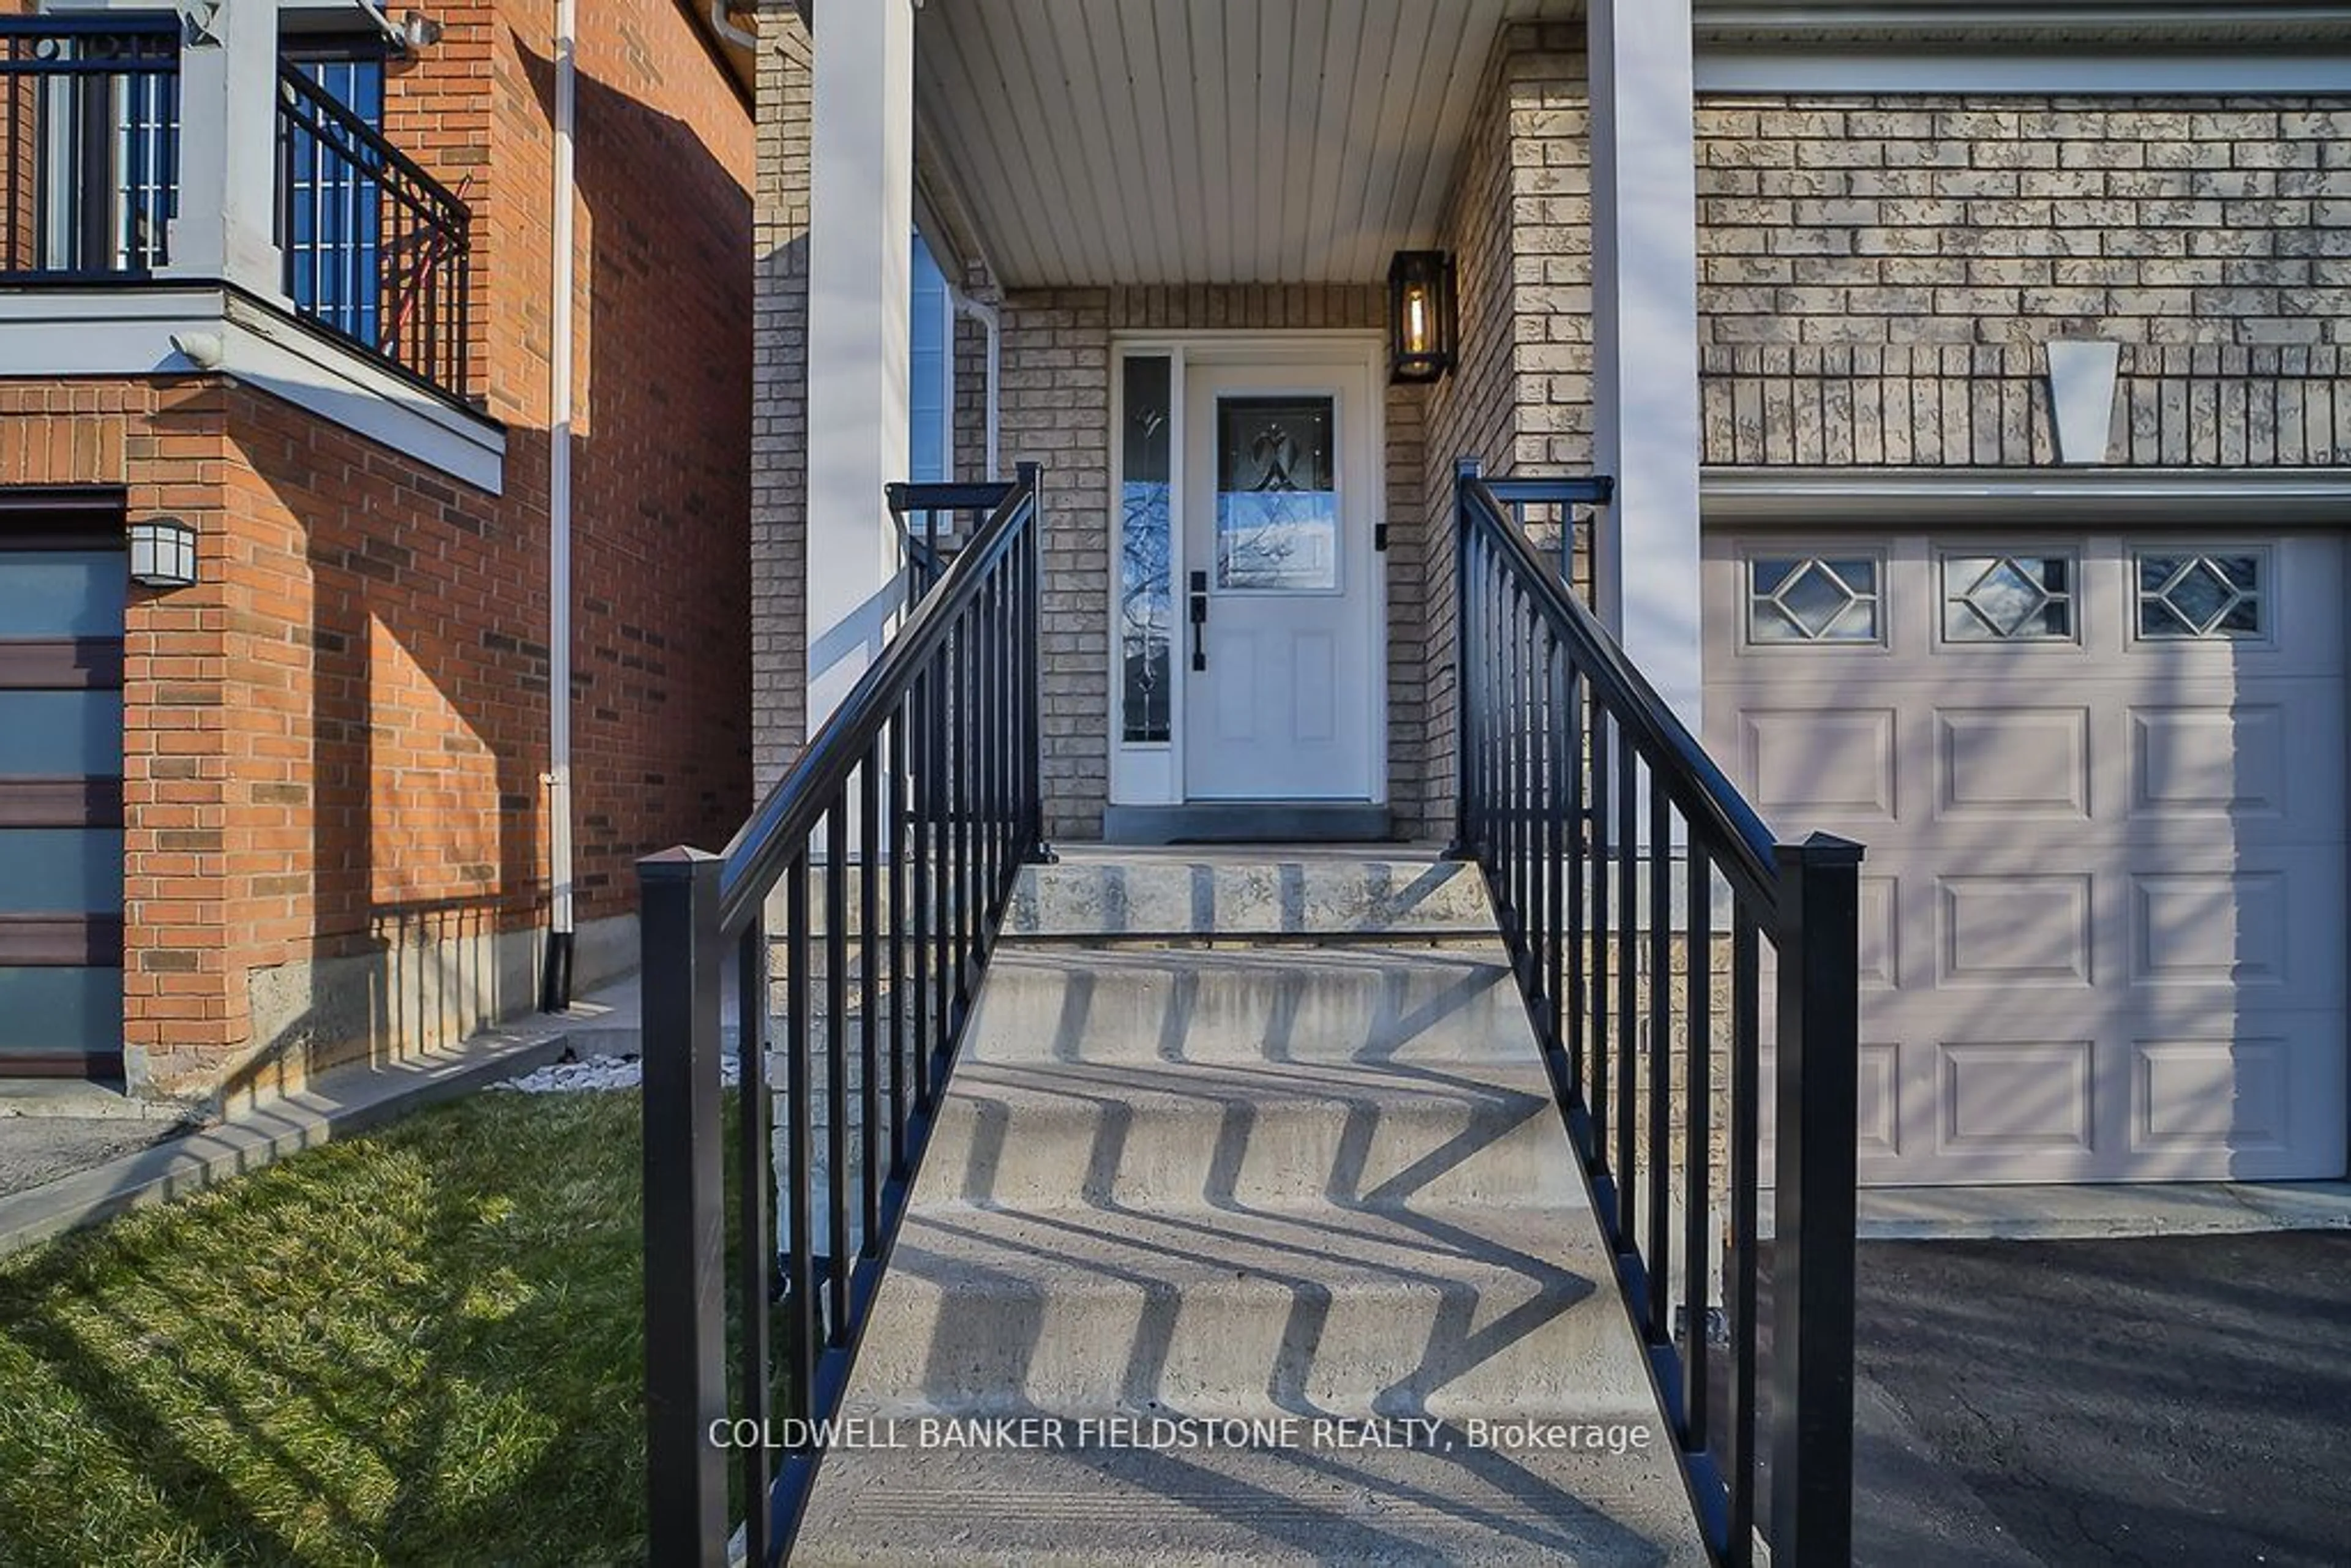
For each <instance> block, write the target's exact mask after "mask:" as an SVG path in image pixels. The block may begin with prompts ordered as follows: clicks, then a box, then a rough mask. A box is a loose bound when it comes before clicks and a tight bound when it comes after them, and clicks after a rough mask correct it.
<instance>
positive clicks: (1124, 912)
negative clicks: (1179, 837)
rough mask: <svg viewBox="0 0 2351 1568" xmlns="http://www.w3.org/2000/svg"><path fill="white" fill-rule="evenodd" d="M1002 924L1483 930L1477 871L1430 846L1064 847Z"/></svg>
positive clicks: (1241, 932) (1442, 933)
mask: <svg viewBox="0 0 2351 1568" xmlns="http://www.w3.org/2000/svg"><path fill="white" fill-rule="evenodd" d="M1004 928H1005V931H1006V932H1007V934H1008V935H1011V936H1054V937H1072V936H1073V937H1090V938H1122V937H1123V938H1129V939H1133V938H1167V937H1249V936H1293V937H1318V938H1324V939H1350V938H1367V937H1371V938H1375V937H1380V936H1413V935H1419V936H1436V937H1462V936H1469V937H1475V936H1492V935H1493V933H1494V911H1493V906H1492V905H1491V904H1489V902H1488V901H1487V897H1486V888H1485V884H1484V883H1483V882H1482V881H1481V880H1480V879H1479V875H1478V873H1477V871H1476V870H1475V869H1474V868H1473V867H1470V866H1467V865H1464V864H1461V863H1459V862H1453V861H1446V860H1439V859H1437V857H1436V856H1435V855H1434V854H1433V853H1420V854H1416V853H1413V852H1409V851H1407V852H1401V853H1391V852H1343V851H1330V852H1316V853H1311V854H1302V853H1297V852H1276V851H1249V850H1236V851H1232V852H1213V853H1211V852H1191V851H1146V850H1132V849H1127V850H1118V849H1099V850H1083V851H1076V850H1073V851H1071V852H1067V853H1065V854H1064V855H1063V857H1062V860H1061V863H1060V864H1059V865H1050V866H1028V867H1024V868H1023V869H1022V871H1021V873H1020V881H1019V885H1018V886H1017V887H1016V888H1015V889H1014V892H1013V898H1012V907H1011V910H1010V912H1009V913H1008V915H1007V916H1006V918H1005V927H1004Z"/></svg>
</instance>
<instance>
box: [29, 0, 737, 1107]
mask: <svg viewBox="0 0 2351 1568" xmlns="http://www.w3.org/2000/svg"><path fill="white" fill-rule="evenodd" d="M552 10H553V7H552V5H551V3H549V4H507V5H500V6H498V7H497V8H496V11H495V12H494V11H493V9H492V7H491V6H489V5H473V6H465V5H460V6H457V7H455V8H454V9H452V8H444V9H443V10H441V11H438V12H436V13H435V15H436V16H437V17H438V18H439V19H441V20H442V21H443V22H444V26H445V27H446V28H447V31H446V33H445V34H444V37H443V39H442V41H441V43H440V44H438V45H436V46H434V47H433V48H432V49H430V50H428V51H426V53H425V54H424V55H423V57H421V58H420V59H419V60H418V61H417V62H416V63H414V64H413V65H411V66H408V67H405V68H402V69H400V70H398V71H396V72H395V73H394V74H393V76H392V82H393V87H392V90H391V92H390V93H389V94H388V99H389V100H390V102H389V106H388V115H387V118H388V121H389V124H390V126H391V130H392V134H393V135H394V136H395V137H396V138H398V139H399V140H400V141H401V144H402V146H403V147H405V148H406V149H408V150H409V151H410V152H412V153H413V155H414V156H416V157H417V159H418V161H419V162H423V164H424V165H425V166H426V167H427V168H428V169H429V170H432V171H433V172H434V173H435V174H436V175H437V176H439V177H441V178H443V179H444V180H446V181H448V182H449V183H452V185H453V186H454V185H455V183H457V181H459V180H461V179H463V178H465V173H466V172H467V171H469V170H470V171H472V172H473V180H472V183H470V185H469V186H468V187H467V189H466V199H467V201H468V202H469V203H470V204H472V205H473V207H474V209H475V235H474V244H475V264H474V265H475V275H474V285H475V375H474V378H473V382H472V387H471V389H470V390H471V391H472V392H474V393H475V395H476V396H478V397H479V398H481V399H482V400H483V402H485V404H486V407H487V408H488V410H489V412H490V413H493V414H494V415H495V416H496V417H497V418H499V419H500V420H502V421H503V422H504V423H506V426H507V460H506V469H505V484H504V488H503V494H501V495H499V496H495V497H493V496H490V495H487V494H485V493H483V492H481V491H478V490H475V489H473V488H472V487H470V486H465V485H464V484H462V483H459V482H458V481H455V480H454V479H450V478H448V477H446V476H443V475H441V474H439V473H437V472H435V471H434V470H431V469H429V468H426V467H424V466H423V465H420V464H418V463H416V462H414V461H413V460H412V459H409V458H406V457H404V456H402V455H400V454H398V453H396V452H394V451H392V450H391V449H389V448H386V447H383V446H380V445H377V444H374V443H372V442H371V441H368V440H366V439H364V438H362V437H360V436H357V435H354V434H350V433H349V432H347V431H344V430H342V429H341V428H340V427H338V426H335V425H332V424H329V423H326V422H324V421H322V420H319V419H318V418H317V417H315V416H313V415H311V414H309V413H305V412H303V411H302V410H300V409H298V408H296V407H294V406H293V405H291V404H289V403H286V402H280V401H278V400H277V399H276V398H274V397H272V396H269V395H267V394H265V393H263V392H257V391H253V390H249V389H246V388H245V387H242V386H239V385H236V384H235V383H233V382H226V381H225V380H223V379H221V378H204V377H190V378H183V379H172V380H167V381H163V380H159V381H157V382H152V383H148V382H90V381H82V382H57V381H52V382H36V381H22V380H16V381H0V485H54V484H68V483H78V484H105V485H115V486H124V487H126V491H127V495H128V504H129V508H130V511H131V516H132V517H139V516H141V515H147V514H152V513H155V512H169V513H172V514H173V515H176V516H179V517H183V518H185V519H187V520H188V521H190V522H191V523H193V524H194V525H195V526H196V528H197V529H198V531H199V545H198V550H199V559H200V563H201V564H200V573H201V579H202V580H201V581H200V582H199V583H198V585H197V586H195V587H193V588H191V589H185V590H181V591H176V592H172V593H169V594H162V595H157V594H151V593H146V592H142V591H133V594H132V601H131V611H130V615H129V626H128V640H127V644H126V658H127V664H126V670H125V693H124V700H125V713H126V719H125V724H126V737H125V763H124V770H125V784H124V789H125V809H126V817H127V819H128V825H127V828H126V840H125V852H126V865H125V895H126V907H125V947H126V962H125V968H126V974H125V1003H124V1010H125V1020H124V1029H125V1042H126V1046H127V1047H128V1050H129V1052H130V1055H131V1061H132V1066H133V1071H134V1074H135V1075H137V1076H139V1077H141V1078H142V1079H143V1081H144V1086H145V1087H147V1088H148V1089H150V1090H152V1091H154V1092H169V1093H186V1092H202V1091H205V1090H210V1089H215V1088H217V1087H219V1086H220V1085H221V1084H222V1083H223V1082H224V1081H225V1080H240V1079H245V1078H253V1077H259V1076H263V1075H265V1074H266V1072H267V1071H270V1070H271V1069H273V1068H275V1067H277V1065H279V1064H278V1062H277V1056H278V1055H279V1054H280V1053H281V1052H287V1051H291V1050H292V1046H291V1044H290V1043H289V1042H290V1041H291V1040H292V1038H293V1034H294V1032H295V1031H294V1030H290V1029H259V1030H258V1032H257V1025H256V1018H255V1016H254V1013H253V1009H252V1003H251V997H252V988H251V981H250V977H251V976H252V975H254V974H255V973H256V972H259V971H266V970H270V969H273V968H276V967H278V966H282V965H286V964H288V963H301V962H310V963H317V962H319V961H321V960H332V959H339V958H348V957H352V956H367V955H382V954H384V953H386V952H387V950H388V949H389V948H391V947H393V946H398V945H400V944H402V943H413V942H415V941H417V940H419V939H420V938H422V939H427V940H429V939H433V938H437V937H443V936H464V935H480V934H484V933H495V932H496V931H497V930H500V929H516V928H520V927H527V926H529V925H534V924H536V923H538V921H539V920H540V919H541V918H542V913H541V912H542V910H543V907H544V904H545V897H546V893H547V844H546V840H547V822H546V817H545V810H544V806H545V792H544V788H543V786H542V784H541V782H540V777H541V775H542V773H543V772H544V771H545V769H546V768H547V766H548V752H547V732H548V713H549V708H548V679H549V647H548V638H549V613H548V604H549V600H548V587H547V574H548V548H549V544H548V541H549V530H548V510H547V507H548V455H549V431H548V422H549V402H550V400H549V384H548V374H549V371H548V367H549V351H550V346H551V334H550V331H549V325H550V324H549V313H548V308H547V304H548V299H549V287H550V279H551V275H552V270H553V268H552V253H551V248H550V245H549V235H550V225H549V211H550V206H549V200H550V184H549V175H550V171H551V166H552V158H551V143H552V137H551V114H552V107H553V88H554V73H553V68H552V66H551V64H550V63H549V55H550V40H549V37H548V27H549V22H550V20H551V17H552ZM581 18H582V24H583V36H582V37H581V39H580V50H579V63H580V82H579V104H580V139H579V144H578V152H577V165H578V185H579V205H578V208H577V217H576V223H577V239H578V244H577V247H576V251H575V255H576V256H577V261H576V267H577V299H578V304H577V308H576V312H575V317H574V327H575V350H574V353H575V361H574V365H575V379H574V391H573V399H574V404H575V410H574V422H573V443H574V444H573V465H574V466H573V474H574V509H573V529H574V573H575V576H574V582H575V591H574V601H575V604H576V606H577V615H576V623H575V637H574V653H575V671H574V685H573V693H574V698H575V706H574V709H573V713H574V762H575V768H574V775H575V808H574V809H575V821H576V824H577V827H576V834H575V836H576V841H577V852H578V859H577V887H578V890H579V894H580V904H579V909H578V915H579V918H580V920H581V921H582V922H583V923H584V922H588V921H592V920H595V919H597V918H599V917H601V916H605V915H619V914H625V913H627V912H629V911H630V910H631V909H632V907H633V903H634V877H633V873H632V863H631V862H632V861H633V860H634V858H635V857H636V856H637V855H639V854H642V853H643V852H648V851H650V850H653V849H658V848H661V847H664V846H665V845H668V844H671V843H675V842H680V841H686V842H693V843H697V844H703V845H707V846H713V847H715V846H716V845H717V844H719V843H721V842H723V841H724V839H725V838H726V835H727V834H728V832H730V831H732V829H733V828H734V827H735V826H736V825H737V823H738V822H739V821H741V819H742V818H743V816H744V815H745V814H746V813H747V810H748V809H749V788H750V772H749V739H748V688H749V654H748V643H749V626H748V620H749V613H748V595H747V587H746V559H747V512H748V505H749V495H748V444H749V393H750V284H751V259H750V217H751V214H750V201H749V194H748V183H749V179H750V174H751V167H750V165H751V125H750V117H749V113H748V111H747V109H746V108H745V106H744V105H743V103H742V101H741V100H740V99H738V98H737V96H736V95H735V93H734V91H733V89H732V87H731V86H730V84H729V81H728V78H726V75H725V73H724V70H723V68H721V66H720V65H719V64H718V62H717V61H716V60H715V59H714V58H712V57H710V56H709V55H708V54H707V53H706V52H705V49H704V47H703V46H702V45H701V43H700V41H699V39H698V38H697V37H695V33H694V31H693V28H692V26H691V25H690V24H689V22H688V21H687V20H686V17H685V16H684V13H683V12H682V11H681V10H679V9H678V8H677V7H676V5H674V3H673V0H622V3H618V4H608V5H598V6H594V7H583V8H582V11H581ZM510 999H511V998H510ZM277 1021H282V1020H277ZM349 1027H350V1026H349V1024H348V1020H344V1021H339V1022H336V1023H335V1024H333V1025H332V1026H331V1030H329V1028H328V1026H325V1025H321V1026H319V1028H315V1029H307V1028H306V1030H305V1032H304V1035H303V1039H302V1040H301V1041H300V1046H301V1050H302V1051H303V1052H305V1053H306V1054H307V1053H310V1052H317V1051H337V1048H338V1047H339V1045H340V1046H347V1045H348V1043H349V1042H348V1040H341V1041H339V1040H335V1039H330V1038H329V1037H328V1034H329V1033H330V1032H332V1030H344V1032H345V1033H346V1034H347V1033H348V1031H349ZM365 1027H366V1029H367V1031H368V1032H369V1034H370V1040H368V1041H367V1042H366V1043H368V1044H371V1045H372V1046H373V1047H374V1048H375V1049H377V1050H378V1051H382V1050H384V1049H386V1048H389V1049H394V1050H396V1049H399V1048H401V1047H402V1046H404V1045H406V1044H410V1043H413V1040H410V1039H408V1038H406V1037H405V1036H404V1035H403V1028H404V1026H403V1023H402V1019H401V1017H400V1016H399V1013H398V1006H397V1004H396V1002H395V1004H394V1005H393V1006H392V1008H391V1009H389V1016H385V1017H380V1018H378V1019H375V1020H373V1021H372V1023H371V1024H368V1025H366V1026H365ZM321 1030H327V1032H321ZM271 1033H275V1034H276V1035H277V1038H263V1037H261V1036H262V1035H264V1034H271ZM287 1066H288V1067H289V1071H288V1073H287V1076H289V1077H290V1076H298V1075H299V1073H300V1071H301V1070H302V1063H300V1062H289V1063H287Z"/></svg>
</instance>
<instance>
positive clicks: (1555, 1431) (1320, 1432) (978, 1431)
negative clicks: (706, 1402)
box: [709, 1416, 1652, 1454]
mask: <svg viewBox="0 0 2351 1568" xmlns="http://www.w3.org/2000/svg"><path fill="white" fill-rule="evenodd" d="M709 1436H710V1442H711V1445H712V1446H713V1447H714V1448H752V1447H756V1446H764V1447H767V1448H786V1449H807V1448H908V1449H916V1448H1003V1449H1018V1448H1163V1449H1201V1448H1421V1449H1426V1450H1429V1451H1432V1452H1437V1453H1451V1452H1453V1451H1454V1450H1455V1449H1457V1448H1501V1449H1514V1450H1525V1449H1537V1448H1541V1449H1573V1450H1575V1451H1578V1452H1583V1453H1598V1454H1627V1453H1639V1452H1644V1451H1646V1449H1647V1448H1649V1446H1650V1443H1651V1440H1652V1439H1651V1436H1650V1432H1649V1428H1648V1427H1644V1426H1638V1425H1634V1424H1631V1423H1625V1422H1583V1421H1486V1420H1468V1421H1463V1422H1461V1423H1459V1424H1458V1425H1454V1426H1448V1425H1447V1424H1445V1423H1443V1422H1438V1421H1432V1420H1425V1419H1416V1418H1408V1417H1398V1418H1393V1419H1391V1418H1377V1417H1375V1418H1373V1419H1368V1420H1351V1419H1347V1418H1343V1417H1340V1416H1277V1417H1272V1418H1270V1419H1259V1420H1249V1421H1220V1420H1212V1419H1206V1418H1201V1417H1195V1416H1082V1417H1069V1418H1065V1417H1062V1416H988V1417H956V1416H919V1417H914V1418H911V1419H906V1420H897V1419H884V1418H882V1417H877V1416H845V1417H841V1418H839V1419H835V1420H830V1421H791V1420H784V1421H768V1422H766V1423H764V1424H763V1423H761V1422H758V1421H750V1420H720V1421H714V1422H712V1423H711V1424H710V1434H709Z"/></svg>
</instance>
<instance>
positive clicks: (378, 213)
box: [277, 65, 472, 397]
mask: <svg viewBox="0 0 2351 1568" xmlns="http://www.w3.org/2000/svg"><path fill="white" fill-rule="evenodd" d="M277 155H278V172H277V193H278V203H277V206H278V212H277V239H278V244H279V246H281V247H282V248H283V250H284V251H285V253H286V292H287V294H288V295H289V296H290V297H291V298H293V301H294V309H295V313H296V314H297V315H299V316H301V317H302V318H303V319H306V320H308V321H311V322H314V323H315V324H317V325H318V326H320V327H323V328H325V329H327V330H328V331H329V332H332V333H333V334H335V336H337V337H338V338H340V339H342V340H344V341H345V342H347V343H350V344H351V345H352V346H354V347H356V348H358V349H360V350H364V351H365V352H367V353H369V354H371V355H372V356H373V357H375V358H376V359H377V360H379V361H382V362H383V363H384V364H386V365H389V366H391V367H392V369H394V370H396V371H400V372H402V374H403V375H405V376H407V377H409V378H410V379H411V380H413V381H416V382H422V383H423V384H424V385H426V386H429V387H432V388H434V390H435V391H438V392H444V393H447V394H449V395H451V396H456V397H462V396H464V395H465V390H466V346H467V339H468V336H469V333H470V329H471V327H472V316H471V307H472V287H471V279H470V270H471V269H470V268H469V267H468V266H467V262H468V259H469V254H470V249H471V229H472V214H471V213H470V212H469V210H468V209H467V207H466V205H465V202H464V200H463V199H462V198H461V197H459V196H458V195H457V194H456V193H454V192H451V191H450V190H448V189H447V188H446V187H444V186H443V185H442V184H441V183H440V182H439V181H437V180H435V179H434V178H433V176H432V175H430V174H428V173H426V172H424V171H423V169H421V168H419V167H418V166H417V164H416V162H415V161H414V160H413V159H411V158H410V157H409V156H408V155H407V154H406V153H404V152H401V151H400V150H399V149H398V148H396V147H394V146H393V145H392V143H391V142H390V141H387V140H386V139H385V138H384V136H383V134H382V132H381V131H377V130H376V129H375V128H374V127H373V126H371V125H370V124H368V123H367V121H366V120H362V119H360V117H359V116H358V115H356V114H353V113H352V112H351V111H350V110H349V109H347V108H345V107H344V106H343V105H342V104H340V103H338V102H337V101H336V100H335V99H334V98H333V97H332V96H331V95H330V94H329V93H328V92H327V91H326V89H323V88H321V87H320V86H319V84H318V83H317V82H316V81H313V80H312V79H311V78H309V77H308V76H306V75H304V74H303V72H302V71H301V70H299V69H298V68H296V67H294V66H292V65H281V66H280V67H279V68H278V73H277Z"/></svg>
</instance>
